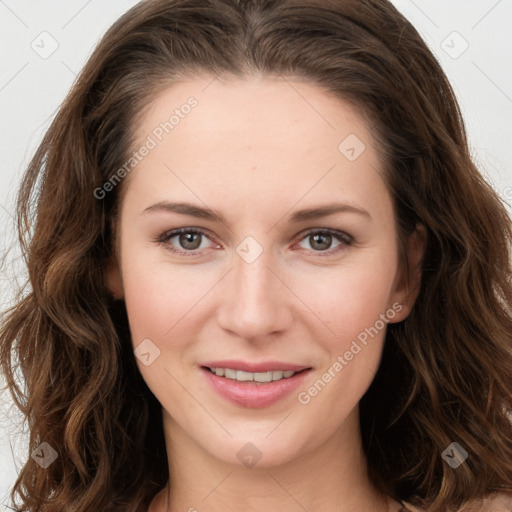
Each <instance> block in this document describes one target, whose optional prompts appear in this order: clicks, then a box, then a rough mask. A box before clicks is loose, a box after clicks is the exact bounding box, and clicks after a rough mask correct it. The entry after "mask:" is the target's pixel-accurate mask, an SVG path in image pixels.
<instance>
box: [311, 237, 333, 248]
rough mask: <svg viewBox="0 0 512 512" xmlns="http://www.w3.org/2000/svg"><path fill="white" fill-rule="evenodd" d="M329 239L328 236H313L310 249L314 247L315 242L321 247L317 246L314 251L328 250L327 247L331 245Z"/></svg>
mask: <svg viewBox="0 0 512 512" xmlns="http://www.w3.org/2000/svg"><path fill="white" fill-rule="evenodd" d="M331 238H332V236H331V235H329V234H325V235H318V234H317V235H313V240H314V242H313V243H312V244H311V245H312V247H315V244H317V242H320V246H321V247H318V246H317V247H316V249H320V250H325V249H328V248H329V246H330V245H331ZM322 240H323V243H322Z"/></svg>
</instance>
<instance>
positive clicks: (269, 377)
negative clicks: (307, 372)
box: [208, 368, 298, 383]
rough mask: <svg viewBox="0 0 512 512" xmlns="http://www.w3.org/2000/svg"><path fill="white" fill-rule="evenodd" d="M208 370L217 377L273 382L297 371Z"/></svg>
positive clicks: (243, 380)
mask: <svg viewBox="0 0 512 512" xmlns="http://www.w3.org/2000/svg"><path fill="white" fill-rule="evenodd" d="M208 370H210V372H212V373H213V374H215V375H217V376H218V377H224V378H226V379H232V380H236V381H238V382H261V383H265V382H274V381H277V380H282V379H288V378H290V377H293V375H295V374H296V373H298V372H294V371H291V370H273V371H268V372H256V373H253V372H244V371H242V370H233V369H232V368H208Z"/></svg>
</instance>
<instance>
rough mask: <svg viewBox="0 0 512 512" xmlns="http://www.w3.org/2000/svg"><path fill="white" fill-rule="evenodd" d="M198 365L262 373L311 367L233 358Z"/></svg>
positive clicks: (293, 370)
mask: <svg viewBox="0 0 512 512" xmlns="http://www.w3.org/2000/svg"><path fill="white" fill-rule="evenodd" d="M200 366H206V367H208V368H230V369H231V370H241V371H243V372H250V373H264V372H270V371H279V370H283V371H292V372H300V371H301V370H306V369H309V368H311V367H310V366H303V365H297V364H290V363H285V362H282V361H261V362H248V361H240V360H234V359H229V360H222V361H206V362H204V363H201V364H200Z"/></svg>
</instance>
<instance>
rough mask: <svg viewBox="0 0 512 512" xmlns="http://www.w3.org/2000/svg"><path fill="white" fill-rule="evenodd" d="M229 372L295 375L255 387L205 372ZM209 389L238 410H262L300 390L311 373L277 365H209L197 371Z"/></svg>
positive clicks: (242, 363)
mask: <svg viewBox="0 0 512 512" xmlns="http://www.w3.org/2000/svg"><path fill="white" fill-rule="evenodd" d="M203 366H207V367H210V368H231V369H233V370H242V371H246V372H252V373H258V372H265V371H277V370H284V371H295V372H300V373H296V374H295V375H293V376H292V377H288V378H286V379H281V380H277V381H273V382H265V383H256V382H253V381H246V382H238V381H237V380H234V379H227V378H225V377H219V376H218V375H215V374H213V373H212V372H211V371H210V370H208V369H207V368H204V367H203ZM200 369H201V372H202V373H203V375H204V376H205V379H206V380H207V382H208V384H209V385H210V386H211V388H212V389H213V390H214V391H215V392H216V393H217V394H218V395H220V396H221V397H222V398H224V399H225V400H227V401H228V402H231V403H232V404H235V405H237V406H240V407H246V408H250V409H262V408H264V407H270V406H271V405H273V404H275V403H277V402H279V401H280V400H282V399H284V398H285V397H287V396H288V395H290V393H292V392H293V391H294V390H296V389H297V388H298V387H300V386H301V384H302V383H303V382H304V379H305V377H306V375H308V374H309V372H310V371H311V368H310V367H307V366H298V365H291V364H289V363H288V364H287V363H279V362H275V361H274V362H271V361H270V362H266V363H244V362H242V361H215V362H214V361H212V362H208V363H206V364H204V365H202V367H201V368H200Z"/></svg>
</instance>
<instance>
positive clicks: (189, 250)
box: [157, 228, 211, 256]
mask: <svg viewBox="0 0 512 512" xmlns="http://www.w3.org/2000/svg"><path fill="white" fill-rule="evenodd" d="M173 239H175V240H174V241H173ZM206 240H208V241H210V242H211V240H210V239H209V238H208V236H207V235H206V234H205V233H204V232H203V231H202V230H200V229H197V228H180V229H175V230H173V231H169V232H167V233H164V234H163V235H162V236H161V237H159V238H158V240H157V241H158V242H159V243H161V244H164V245H165V248H166V249H167V250H169V251H171V252H174V253H177V254H185V255H187V256H188V255H194V254H196V252H195V251H199V250H201V249H207V248H208V247H209V246H208V245H205V244H204V243H203V242H205V241H206ZM180 249H182V250H180Z"/></svg>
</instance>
